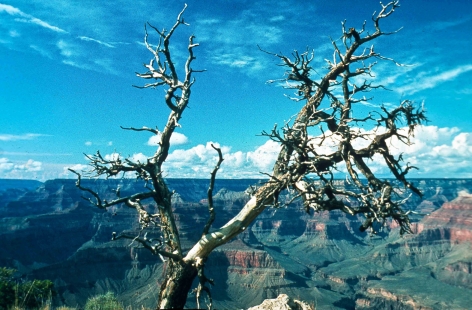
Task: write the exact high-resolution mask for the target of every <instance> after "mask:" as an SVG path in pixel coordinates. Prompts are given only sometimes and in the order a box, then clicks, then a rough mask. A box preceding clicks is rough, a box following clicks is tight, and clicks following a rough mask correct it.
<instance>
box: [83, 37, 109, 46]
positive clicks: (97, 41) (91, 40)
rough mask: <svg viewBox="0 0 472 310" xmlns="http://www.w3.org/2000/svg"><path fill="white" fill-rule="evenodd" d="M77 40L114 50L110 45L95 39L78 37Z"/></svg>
mask: <svg viewBox="0 0 472 310" xmlns="http://www.w3.org/2000/svg"><path fill="white" fill-rule="evenodd" d="M78 38H79V39H80V40H82V41H88V42H95V43H98V44H100V45H103V46H106V47H110V48H115V46H114V45H112V44H110V43H107V42H103V41H100V40H97V39H93V38H89V37H85V36H79V37H78Z"/></svg>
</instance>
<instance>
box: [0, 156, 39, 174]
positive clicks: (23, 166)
mask: <svg viewBox="0 0 472 310" xmlns="http://www.w3.org/2000/svg"><path fill="white" fill-rule="evenodd" d="M42 165H43V164H42V162H39V161H35V160H33V159H29V160H27V161H26V162H16V161H12V160H10V159H8V158H6V157H3V158H0V178H7V179H12V178H15V179H16V178H17V179H27V178H36V176H37V173H38V172H40V171H42V170H43V168H42Z"/></svg>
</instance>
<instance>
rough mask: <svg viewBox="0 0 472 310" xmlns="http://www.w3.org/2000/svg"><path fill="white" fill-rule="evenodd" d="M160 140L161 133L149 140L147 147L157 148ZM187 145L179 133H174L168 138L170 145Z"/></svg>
mask: <svg viewBox="0 0 472 310" xmlns="http://www.w3.org/2000/svg"><path fill="white" fill-rule="evenodd" d="M160 139H161V133H159V134H157V135H154V136H152V137H150V138H149V140H148V142H147V145H150V146H158V145H159V141H160ZM187 143H188V138H187V137H186V136H185V135H184V134H181V133H179V132H174V133H173V134H172V136H171V138H170V144H171V145H183V144H187Z"/></svg>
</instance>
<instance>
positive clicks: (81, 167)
mask: <svg viewBox="0 0 472 310" xmlns="http://www.w3.org/2000/svg"><path fill="white" fill-rule="evenodd" d="M69 168H70V169H72V170H75V171H85V170H87V168H89V166H88V165H83V164H75V165H71V166H67V167H64V172H65V173H67V174H69V172H68V171H69V170H68V169H69Z"/></svg>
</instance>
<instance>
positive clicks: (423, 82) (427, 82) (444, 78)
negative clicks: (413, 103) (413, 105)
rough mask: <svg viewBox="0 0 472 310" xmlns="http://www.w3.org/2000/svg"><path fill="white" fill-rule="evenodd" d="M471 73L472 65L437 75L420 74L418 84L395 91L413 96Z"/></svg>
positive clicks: (401, 87)
mask: <svg viewBox="0 0 472 310" xmlns="http://www.w3.org/2000/svg"><path fill="white" fill-rule="evenodd" d="M469 71H472V64H468V65H463V66H460V67H457V68H455V69H451V70H448V71H444V72H441V73H439V74H435V75H433V74H431V73H427V72H420V73H418V75H417V76H416V78H415V81H416V82H410V83H408V84H406V85H404V86H400V87H397V88H395V91H396V92H398V93H402V94H403V93H405V94H408V95H411V94H414V93H417V92H419V91H422V90H425V89H430V88H434V87H436V86H437V85H439V84H441V83H444V82H448V81H452V80H454V79H455V78H457V77H458V76H459V75H461V74H464V73H466V72H469Z"/></svg>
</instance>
